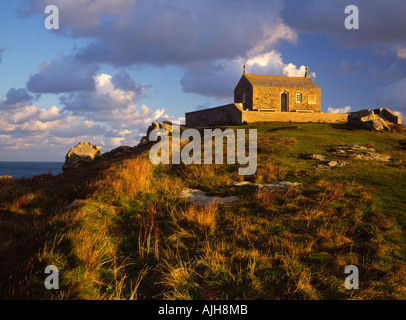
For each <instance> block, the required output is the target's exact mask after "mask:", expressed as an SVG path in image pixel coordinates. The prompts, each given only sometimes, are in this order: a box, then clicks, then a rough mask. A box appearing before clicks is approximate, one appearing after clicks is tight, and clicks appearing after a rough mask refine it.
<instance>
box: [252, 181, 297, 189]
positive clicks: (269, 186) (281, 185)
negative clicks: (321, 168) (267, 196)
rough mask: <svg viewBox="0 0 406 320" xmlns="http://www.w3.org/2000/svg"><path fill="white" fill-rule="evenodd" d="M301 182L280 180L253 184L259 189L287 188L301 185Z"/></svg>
mask: <svg viewBox="0 0 406 320" xmlns="http://www.w3.org/2000/svg"><path fill="white" fill-rule="evenodd" d="M300 185H301V183H299V182H289V181H279V182H272V183H254V184H253V186H254V187H255V188H258V189H264V188H265V189H279V188H280V189H287V188H291V187H297V186H300Z"/></svg>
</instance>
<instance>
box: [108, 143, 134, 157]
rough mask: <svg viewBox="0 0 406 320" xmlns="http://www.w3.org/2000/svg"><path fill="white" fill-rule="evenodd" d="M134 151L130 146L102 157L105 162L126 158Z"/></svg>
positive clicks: (121, 147)
mask: <svg viewBox="0 0 406 320" xmlns="http://www.w3.org/2000/svg"><path fill="white" fill-rule="evenodd" d="M133 150H134V149H133V148H131V147H129V146H120V147H118V148H115V149H113V150H111V151H109V152H106V153H104V154H103V155H102V157H103V159H104V160H110V159H113V158H117V157H122V156H126V155H129V154H131V153H132V151H133Z"/></svg>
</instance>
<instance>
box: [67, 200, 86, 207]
mask: <svg viewBox="0 0 406 320" xmlns="http://www.w3.org/2000/svg"><path fill="white" fill-rule="evenodd" d="M84 201H85V200H79V199H76V200H75V201H73V202H72V203H71V204H70V205H68V207H67V209H72V208H74V207H77V206H79V205H81V204H82V203H83V202H84Z"/></svg>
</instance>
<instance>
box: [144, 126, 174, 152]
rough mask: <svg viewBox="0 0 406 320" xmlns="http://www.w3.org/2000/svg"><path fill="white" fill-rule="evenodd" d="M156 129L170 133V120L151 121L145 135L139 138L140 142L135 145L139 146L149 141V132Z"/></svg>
mask: <svg viewBox="0 0 406 320" xmlns="http://www.w3.org/2000/svg"><path fill="white" fill-rule="evenodd" d="M156 129H163V130H165V131H166V134H171V133H172V122H170V121H163V122H160V123H157V122H152V124H151V125H150V126H149V127H148V129H147V135H146V136H144V137H142V138H141V140H140V142H139V143H138V145H137V146H136V147H141V146H144V145H146V144H147V143H148V142H149V135H150V133H151V132H152V131H153V130H156Z"/></svg>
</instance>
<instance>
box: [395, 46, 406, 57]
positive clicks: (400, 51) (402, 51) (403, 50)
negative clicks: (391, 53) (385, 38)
mask: <svg viewBox="0 0 406 320" xmlns="http://www.w3.org/2000/svg"><path fill="white" fill-rule="evenodd" d="M396 54H397V56H398V58H399V59H406V48H399V49H397V52H396Z"/></svg>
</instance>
